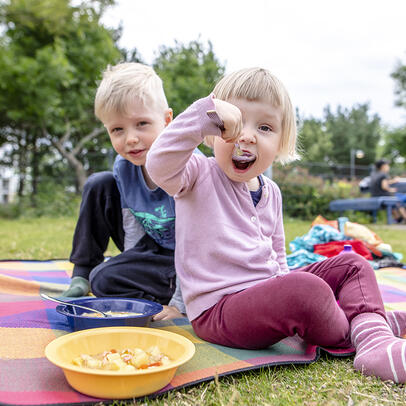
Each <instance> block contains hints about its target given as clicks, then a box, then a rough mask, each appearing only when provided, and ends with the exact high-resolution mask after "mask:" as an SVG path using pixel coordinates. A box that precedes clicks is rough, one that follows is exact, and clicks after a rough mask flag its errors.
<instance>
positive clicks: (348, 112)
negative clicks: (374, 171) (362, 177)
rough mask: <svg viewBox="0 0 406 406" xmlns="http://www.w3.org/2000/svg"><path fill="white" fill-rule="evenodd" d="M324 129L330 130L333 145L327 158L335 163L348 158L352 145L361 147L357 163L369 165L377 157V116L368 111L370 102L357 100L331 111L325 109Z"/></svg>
mask: <svg viewBox="0 0 406 406" xmlns="http://www.w3.org/2000/svg"><path fill="white" fill-rule="evenodd" d="M324 125H325V131H326V132H328V133H329V134H330V139H331V143H332V149H331V152H330V155H329V159H330V160H331V161H332V162H334V163H344V162H350V151H351V149H361V150H362V151H364V158H362V159H360V160H359V161H358V163H359V164H364V165H368V164H370V163H373V162H374V161H375V159H376V147H377V144H378V142H379V140H380V138H381V132H382V131H381V124H380V118H379V116H378V115H377V114H374V115H371V114H370V113H369V104H368V103H366V104H358V105H355V106H353V107H352V108H351V109H347V108H343V107H341V106H338V108H337V111H336V112H335V113H333V112H332V111H331V109H330V106H327V107H326V108H325V110H324Z"/></svg>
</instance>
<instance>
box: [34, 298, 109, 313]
mask: <svg viewBox="0 0 406 406" xmlns="http://www.w3.org/2000/svg"><path fill="white" fill-rule="evenodd" d="M40 296H41V297H42V298H43V299H48V300H52V301H53V302H56V303H61V304H64V305H66V306H72V307H79V308H81V309H84V310H88V311H89V312H94V313H99V314H101V315H102V316H103V317H109V315H108V314H106V313H103V312H102V311H100V310H96V309H92V308H91V307H87V306H82V305H78V304H75V303H70V302H64V301H63V300H60V299H57V298H55V297H52V296H48V295H46V294H45V293H41V295H40Z"/></svg>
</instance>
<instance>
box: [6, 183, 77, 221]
mask: <svg viewBox="0 0 406 406" xmlns="http://www.w3.org/2000/svg"><path fill="white" fill-rule="evenodd" d="M80 199H81V198H80V196H78V195H77V194H75V193H74V192H71V191H67V190H66V188H65V187H64V186H62V185H55V184H51V183H47V184H41V185H40V187H39V191H38V193H37V194H36V195H35V197H32V196H24V197H22V198H20V199H19V200H18V202H17V203H13V204H7V205H0V218H7V219H12V218H20V217H42V216H48V217H59V216H77V213H78V207H79V204H80Z"/></svg>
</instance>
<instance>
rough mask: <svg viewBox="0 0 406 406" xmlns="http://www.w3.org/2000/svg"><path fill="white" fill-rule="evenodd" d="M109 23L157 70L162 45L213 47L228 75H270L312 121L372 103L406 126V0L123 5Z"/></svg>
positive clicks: (143, 0) (129, 0)
mask: <svg viewBox="0 0 406 406" xmlns="http://www.w3.org/2000/svg"><path fill="white" fill-rule="evenodd" d="M117 3H118V6H116V7H114V8H111V9H110V10H109V11H108V12H107V14H106V16H105V18H104V23H105V24H107V25H110V26H117V25H118V24H119V23H120V22H121V23H122V24H123V36H122V38H121V42H120V45H122V46H123V47H125V48H127V49H132V48H134V47H135V48H137V50H138V51H139V52H140V54H141V56H142V58H143V59H144V61H145V62H146V63H152V62H153V60H154V57H155V56H156V55H157V54H158V48H159V46H160V45H166V46H174V45H175V40H177V41H180V42H183V43H185V44H187V43H189V42H190V41H193V40H197V39H199V38H200V41H201V42H203V43H205V44H207V41H208V40H210V41H211V42H212V44H213V48H214V52H215V55H216V56H217V58H218V59H219V60H220V62H221V63H223V64H225V66H226V71H227V72H231V71H234V70H237V69H240V68H245V67H250V66H261V67H265V68H268V69H270V70H271V71H272V72H273V73H274V74H276V76H278V77H279V78H280V79H281V80H282V81H283V82H284V84H285V86H286V87H287V89H288V91H289V93H290V95H291V98H292V102H293V104H294V105H295V106H296V107H298V108H299V111H300V114H301V115H304V116H306V117H310V116H313V117H317V118H321V117H322V115H323V108H324V107H325V106H326V105H327V104H330V106H331V107H332V109H333V111H335V110H336V108H337V106H338V105H341V106H343V107H348V108H351V107H352V106H353V105H354V104H359V103H366V102H369V103H370V111H371V113H377V114H379V116H380V117H381V118H382V121H383V122H384V123H385V124H388V125H390V126H400V125H406V109H401V108H398V107H395V106H394V100H395V96H394V85H395V82H394V81H393V79H391V78H390V73H391V72H393V70H394V69H395V67H396V66H397V63H399V62H400V61H401V62H402V63H403V64H406V21H405V17H406V1H405V0H279V1H275V0H245V1H242V0H205V1H196V0H172V1H168V0H118V1H117Z"/></svg>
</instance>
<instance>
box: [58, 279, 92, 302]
mask: <svg viewBox="0 0 406 406" xmlns="http://www.w3.org/2000/svg"><path fill="white" fill-rule="evenodd" d="M89 292H90V283H89V281H88V280H87V279H85V278H82V277H81V276H75V277H73V278H72V281H71V283H70V286H69V288H68V289H67V290H65V292H63V293H62V296H66V297H80V296H86V295H87V294H88V293H89Z"/></svg>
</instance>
